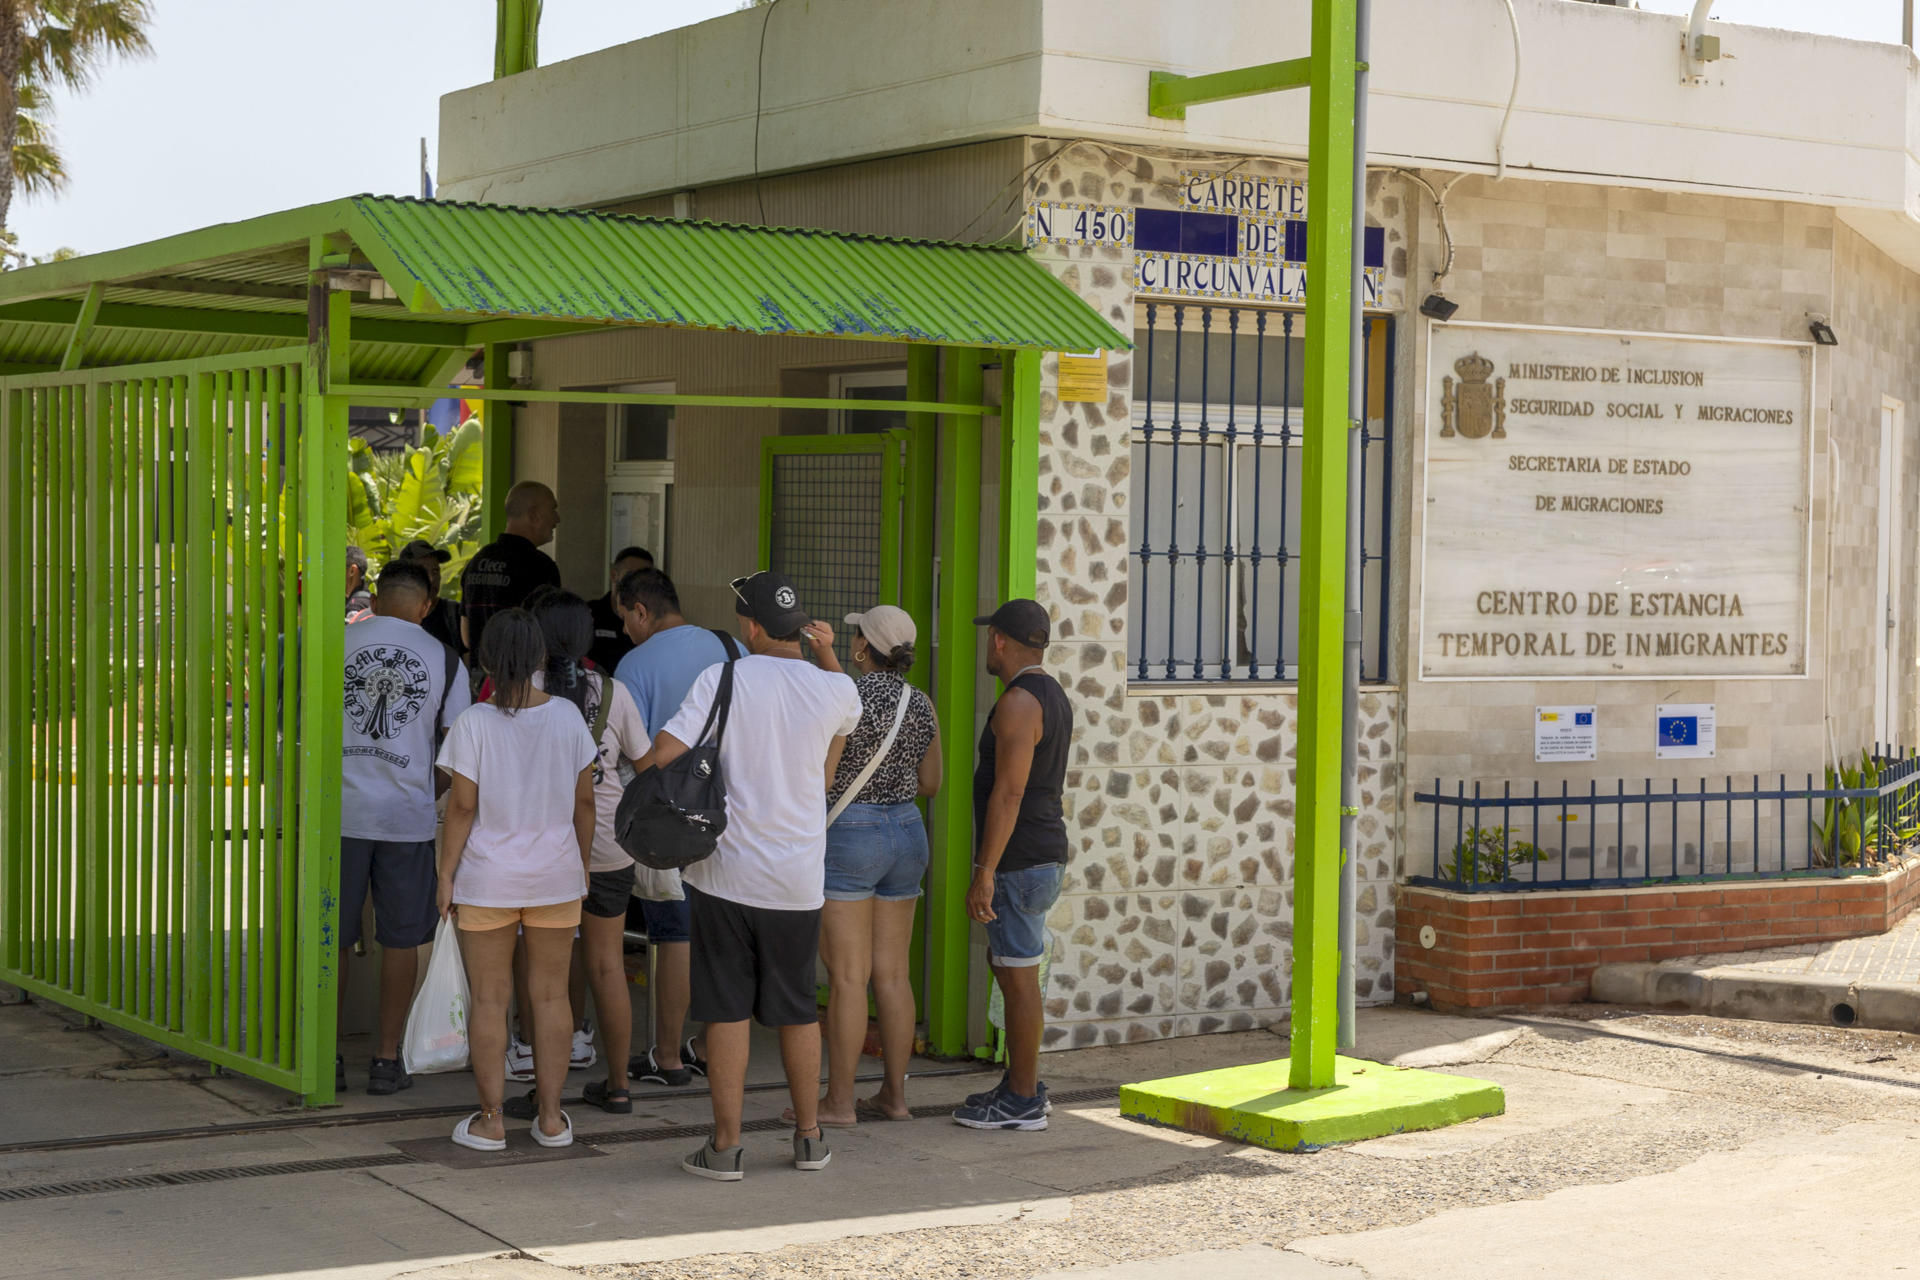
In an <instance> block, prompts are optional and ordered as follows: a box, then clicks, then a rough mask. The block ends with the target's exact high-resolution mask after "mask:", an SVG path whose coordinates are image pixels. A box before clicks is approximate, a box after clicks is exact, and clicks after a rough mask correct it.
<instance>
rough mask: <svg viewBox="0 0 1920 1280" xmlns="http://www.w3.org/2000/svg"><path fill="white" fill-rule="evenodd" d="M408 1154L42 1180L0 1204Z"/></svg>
mask: <svg viewBox="0 0 1920 1280" xmlns="http://www.w3.org/2000/svg"><path fill="white" fill-rule="evenodd" d="M413 1163H414V1159H413V1157H412V1156H409V1155H403V1154H401V1153H400V1152H397V1151H394V1152H387V1153H384V1154H381V1155H376V1156H341V1157H338V1158H337V1159H332V1160H290V1161H286V1162H285V1163H282V1164H242V1165H229V1166H227V1167H225V1168H221V1169H181V1170H179V1171H177V1172H173V1173H142V1174H136V1175H134V1176H132V1177H128V1178H94V1179H90V1180H88V1181H85V1182H43V1183H41V1184H40V1185H38V1186H33V1187H0V1203H14V1202H17V1201H21V1200H52V1199H56V1198H58V1197H61V1196H92V1195H99V1194H101V1193H102V1192H107V1191H144V1190H147V1189H148V1188H151V1187H184V1186H191V1185H193V1184H195V1183H202V1182H231V1181H233V1180H234V1179H235V1178H271V1177H273V1176H275V1175H276V1174H283V1173H332V1172H335V1171H336V1170H341V1169H380V1168H386V1167H390V1166H392V1165H397V1164H413Z"/></svg>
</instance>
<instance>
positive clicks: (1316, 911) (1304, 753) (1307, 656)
mask: <svg viewBox="0 0 1920 1280" xmlns="http://www.w3.org/2000/svg"><path fill="white" fill-rule="evenodd" d="M1354 5H1355V0H1314V6H1313V33H1312V42H1311V46H1310V48H1311V51H1310V53H1309V55H1308V56H1309V60H1310V61H1311V63H1312V76H1311V80H1312V83H1311V86H1310V99H1309V103H1308V112H1307V175H1308V177H1307V182H1308V185H1307V201H1308V203H1307V279H1308V281H1309V282H1310V285H1309V288H1308V291H1307V306H1306V321H1307V335H1306V357H1305V362H1306V403H1305V409H1304V414H1303V422H1302V428H1301V429H1302V431H1303V433H1304V447H1303V448H1302V449H1301V451H1300V452H1301V468H1300V471H1301V478H1300V495H1301V513H1300V543H1301V546H1300V598H1301V599H1302V600H1303V601H1306V602H1307V603H1308V605H1309V607H1307V608H1303V609H1302V610H1301V611H1300V693H1299V697H1300V728H1299V737H1298V744H1297V748H1296V750H1297V753H1298V757H1297V766H1296V769H1295V779H1296V781H1295V803H1294V838H1293V847H1294V889H1293V1040H1292V1052H1291V1064H1290V1065H1291V1069H1290V1072H1289V1078H1290V1081H1291V1084H1292V1086H1293V1087H1294V1088H1296V1089H1327V1088H1331V1087H1332V1086H1333V1082H1334V1081H1333V1069H1334V1049H1335V1043H1336V1040H1337V1039H1338V1030H1339V1028H1338V1017H1339V1007H1338V1006H1339V998H1338V995H1339V993H1338V983H1339V975H1340V956H1339V927H1340V919H1339V916H1340V755H1341V752H1340V744H1341V735H1342V733H1343V732H1344V725H1343V722H1342V675H1343V666H1342V660H1343V652H1342V642H1343V639H1344V633H1345V622H1346V612H1345V595H1344V583H1345V575H1346V529H1347V491H1346V484H1347V390H1348V388H1347V378H1348V370H1349V364H1348V362H1349V361H1350V360H1351V359H1352V355H1353V350H1352V337H1353V334H1352V327H1351V322H1350V310H1351V303H1352V296H1353V281H1352V274H1351V256H1352V251H1353V219H1354V212H1355V211H1354V207H1353V183H1352V181H1351V168H1350V166H1351V164H1352V159H1353V127H1354V56H1353V55H1354V36H1355V32H1356V23H1355V16H1354Z"/></svg>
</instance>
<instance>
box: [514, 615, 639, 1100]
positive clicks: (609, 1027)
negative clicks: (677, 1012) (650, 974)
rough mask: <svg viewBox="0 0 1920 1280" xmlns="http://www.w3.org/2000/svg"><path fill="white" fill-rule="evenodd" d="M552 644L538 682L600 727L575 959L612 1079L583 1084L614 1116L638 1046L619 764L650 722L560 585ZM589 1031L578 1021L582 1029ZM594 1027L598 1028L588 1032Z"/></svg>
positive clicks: (635, 753)
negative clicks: (618, 817) (592, 655)
mask: <svg viewBox="0 0 1920 1280" xmlns="http://www.w3.org/2000/svg"><path fill="white" fill-rule="evenodd" d="M533 616H534V618H535V619H536V620H537V621H538V622H539V623H540V635H541V638H542V639H543V640H545V642H546V646H547V665H546V668H545V670H544V671H543V672H542V673H541V676H540V677H539V678H538V684H539V686H540V687H541V688H542V689H544V690H545V691H546V692H548V693H549V694H551V695H552V696H553V697H555V698H556V699H559V700H561V701H564V702H568V703H571V704H572V705H573V706H575V707H578V708H579V711H580V717H581V719H582V720H583V721H585V723H586V724H587V725H588V726H589V731H590V732H591V731H592V730H598V731H599V735H600V741H599V742H598V743H597V744H595V745H596V746H597V747H598V748H599V756H598V757H597V758H596V759H595V761H594V764H593V798H594V829H593V853H592V856H591V858H590V859H589V861H588V863H587V900H586V902H585V903H584V904H582V911H583V915H582V917H581V920H580V937H579V939H578V940H577V941H576V942H575V943H574V959H573V962H574V964H576V965H579V966H580V967H581V968H582V969H584V970H585V973H586V979H587V986H588V987H589V988H590V989H591V990H592V992H593V1007H594V1009H595V1010H596V1011H597V1012H598V1014H599V1018H600V1052H601V1055H602V1056H603V1057H604V1058H605V1059H606V1064H607V1079H606V1082H605V1083H604V1084H603V1083H601V1082H600V1081H598V1080H595V1081H592V1082H590V1083H589V1084H588V1085H587V1087H586V1088H585V1089H583V1090H582V1091H581V1093H582V1095H583V1096H584V1098H585V1099H586V1101H587V1102H588V1103H590V1104H592V1105H593V1106H596V1107H599V1108H600V1109H601V1110H602V1111H607V1112H611V1113H612V1114H614V1115H628V1114H631V1113H632V1111H633V1097H632V1095H631V1094H630V1093H629V1092H628V1091H627V1055H628V1053H629V1052H631V1050H632V1048H633V997H632V996H631V995H629V994H628V992H627V963H626V933H627V904H628V903H629V902H631V901H632V900H633V887H634V883H635V873H634V863H633V859H632V858H631V857H629V856H627V852H626V851H625V850H624V849H622V848H621V847H620V842H619V841H618V840H617V839H615V838H614V834H613V818H614V814H615V812H616V811H617V810H618V809H619V808H620V794H621V791H622V790H623V788H622V786H621V782H620V765H621V763H622V762H625V763H627V764H629V765H631V764H632V763H633V762H634V761H636V760H638V759H639V758H640V757H641V756H644V755H645V754H647V748H648V746H649V745H650V744H649V743H648V741H647V729H646V725H645V724H644V723H642V721H641V719H640V707H639V704H638V703H636V702H635V701H634V700H633V694H632V693H631V692H630V691H629V690H628V689H627V686H625V685H624V684H621V683H620V682H619V681H618V680H615V679H614V678H613V676H612V675H611V674H609V673H607V672H604V671H597V670H591V669H589V668H588V667H587V666H586V664H585V663H584V662H583V661H582V660H583V659H584V658H585V657H586V656H587V651H588V650H589V649H590V648H592V646H593V609H592V608H591V606H589V605H588V604H587V602H586V601H585V600H582V599H581V598H580V597H579V596H577V595H575V594H574V593H573V592H571V591H558V592H554V593H553V594H551V595H548V596H546V597H545V598H544V599H543V600H541V601H540V602H538V603H536V604H535V605H534V606H533ZM581 1031H588V1028H587V1027H586V1026H585V1025H581V1026H579V1027H577V1028H576V1031H575V1034H576V1036H577V1035H578V1034H580V1032H581ZM588 1033H589V1034H591V1032H590V1031H589V1032H588ZM530 1099H531V1095H529V1101H527V1102H525V1103H516V1101H515V1100H512V1099H509V1100H508V1102H507V1113H508V1114H509V1115H519V1114H521V1112H522V1110H523V1109H524V1108H526V1107H530V1106H531V1100H530Z"/></svg>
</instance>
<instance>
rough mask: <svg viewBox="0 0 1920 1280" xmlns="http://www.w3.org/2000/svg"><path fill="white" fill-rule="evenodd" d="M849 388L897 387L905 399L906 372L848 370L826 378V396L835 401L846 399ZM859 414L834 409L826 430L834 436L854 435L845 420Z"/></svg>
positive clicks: (893, 370)
mask: <svg viewBox="0 0 1920 1280" xmlns="http://www.w3.org/2000/svg"><path fill="white" fill-rule="evenodd" d="M850 387H899V388H900V390H901V398H902V399H904V398H905V393H906V389H907V371H906V370H905V369H848V370H845V371H844V372H841V373H834V374H829V375H828V376H827V394H828V395H829V396H830V397H832V398H833V399H835V400H845V399H847V398H848V396H847V390H848V388H850ZM857 412H859V411H858V410H855V409H835V410H833V412H832V416H831V417H830V418H829V421H828V430H829V431H831V432H832V433H833V434H834V435H836V436H844V435H855V434H858V433H857V432H855V431H853V430H852V429H851V428H850V427H849V426H848V425H847V420H848V419H849V418H850V417H852V415H853V414H855V413H857Z"/></svg>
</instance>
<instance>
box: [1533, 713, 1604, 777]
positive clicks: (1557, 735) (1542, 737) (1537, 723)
mask: <svg viewBox="0 0 1920 1280" xmlns="http://www.w3.org/2000/svg"><path fill="white" fill-rule="evenodd" d="M1597 709H1598V708H1595V707H1535V708H1534V709H1533V761H1534V763H1535V764H1570V763H1574V762H1577V761H1583V760H1598V759H1599V758H1600V727H1599V725H1598V724H1596V723H1595V720H1596V716H1595V714H1594V713H1595V711H1596V710H1597Z"/></svg>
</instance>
